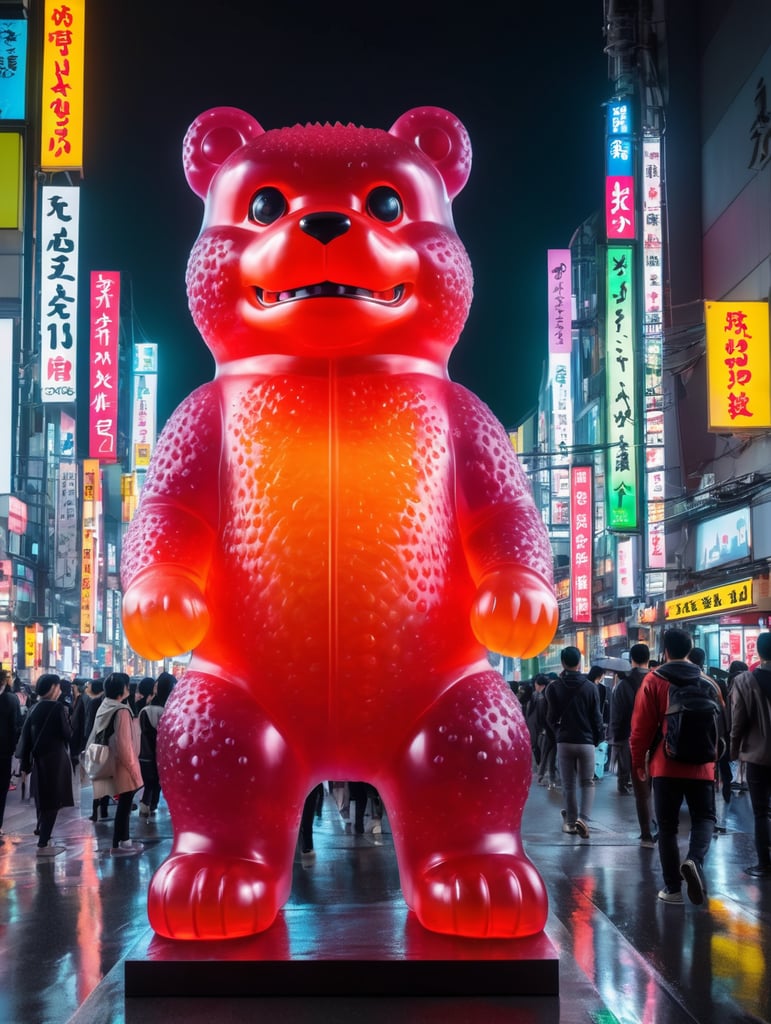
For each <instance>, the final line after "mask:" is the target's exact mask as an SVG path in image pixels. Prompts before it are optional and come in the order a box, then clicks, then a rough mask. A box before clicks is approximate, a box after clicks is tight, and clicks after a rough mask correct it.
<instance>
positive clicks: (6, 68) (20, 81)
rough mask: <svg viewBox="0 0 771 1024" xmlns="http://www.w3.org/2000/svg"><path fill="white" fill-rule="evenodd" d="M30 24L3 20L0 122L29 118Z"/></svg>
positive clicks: (0, 22)
mask: <svg viewBox="0 0 771 1024" xmlns="http://www.w3.org/2000/svg"><path fill="white" fill-rule="evenodd" d="M26 85H27V22H26V20H25V19H24V18H13V19H5V18H3V19H2V20H0V121H24V120H25V119H26V116H27V109H26V104H25V97H26V93H27V89H26Z"/></svg>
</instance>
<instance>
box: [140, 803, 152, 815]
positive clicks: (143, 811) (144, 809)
mask: <svg viewBox="0 0 771 1024" xmlns="http://www.w3.org/2000/svg"><path fill="white" fill-rule="evenodd" d="M139 816H140V818H149V817H150V808H149V807H148V806H147V804H142V803H140V805H139Z"/></svg>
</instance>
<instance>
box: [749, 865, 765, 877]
mask: <svg viewBox="0 0 771 1024" xmlns="http://www.w3.org/2000/svg"><path fill="white" fill-rule="evenodd" d="M744 873H745V875H750V876H751V877H752V878H771V864H753V865H752V867H751V868H745V869H744Z"/></svg>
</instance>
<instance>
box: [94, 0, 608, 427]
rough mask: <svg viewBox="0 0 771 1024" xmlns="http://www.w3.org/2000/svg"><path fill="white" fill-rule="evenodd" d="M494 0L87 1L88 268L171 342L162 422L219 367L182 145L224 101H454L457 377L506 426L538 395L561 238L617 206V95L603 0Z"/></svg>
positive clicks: (300, 112) (309, 108) (269, 111)
mask: <svg viewBox="0 0 771 1024" xmlns="http://www.w3.org/2000/svg"><path fill="white" fill-rule="evenodd" d="M499 6H500V5H499V4H498V3H494V4H493V3H490V4H488V3H486V2H482V3H476V4H473V3H472V4H466V5H464V7H461V8H457V7H455V5H450V4H445V3H443V4H439V3H431V4H423V3H419V2H413V3H412V4H404V5H402V4H390V5H374V4H368V3H365V2H362V3H360V4H358V5H350V6H349V5H347V4H344V3H342V4H341V3H337V4H330V5H328V9H325V5H323V4H315V5H312V6H311V5H309V4H293V3H291V2H287V3H284V4H270V5H264V6H263V5H262V4H254V3H252V2H235V0H217V2H216V3H210V4H208V5H206V6H204V5H201V4H199V3H195V2H190V0H131V3H128V4H116V3H108V2H105V0H102V2H92V3H89V4H88V5H87V8H88V13H87V25H86V134H85V158H84V159H85V166H84V180H83V183H82V193H81V216H82V236H81V274H83V275H85V274H87V273H88V272H90V271H91V270H120V271H121V272H122V273H123V274H124V275H125V276H124V288H127V287H128V286H129V281H130V284H131V288H132V292H133V305H134V311H135V314H136V320H135V329H136V332H137V333H136V340H148V341H155V342H157V343H158V345H159V357H160V372H161V377H160V387H159V425H162V424H163V422H164V421H165V419H166V418H167V417H168V415H169V414H170V413H171V412H172V411H173V409H174V408H175V407H176V406H177V405H178V404H179V402H180V401H181V400H182V399H183V398H184V397H185V395H187V394H188V393H189V392H190V391H192V390H193V388H195V387H197V386H198V385H199V384H202V383H204V382H205V381H207V380H209V379H211V377H212V374H213V361H212V359H211V357H210V355H209V352H208V349H207V348H206V346H205V344H204V342H203V340H202V339H201V338H200V336H199V334H198V332H197V330H196V329H195V327H194V325H193V323H192V320H191V318H190V314H189V312H188V309H187V299H186V295H185V281H184V278H185V267H186V263H187V257H188V253H189V251H190V248H191V246H192V245H193V243H194V241H195V238H196V236H197V234H198V232H199V230H200V225H201V217H202V212H203V207H202V203H201V201H200V200H199V199H198V198H197V197H196V196H195V195H193V193H192V192H191V191H190V190H189V188H188V186H187V183H186V181H185V178H184V174H183V171H182V160H181V150H182V139H183V137H184V134H185V131H186V129H187V127H188V125H189V124H190V123H191V122H192V121H193V120H194V118H195V117H196V116H197V115H198V114H199V113H201V112H202V111H203V110H206V109H207V108H209V107H213V106H236V107H242V108H243V109H244V110H247V111H248V112H249V113H250V114H252V115H253V116H254V117H256V118H257V120H258V121H259V122H260V123H261V124H262V126H263V127H264V128H265V129H270V128H278V127H282V126H284V125H288V124H295V123H297V122H300V123H305V122H309V121H321V122H325V121H332V122H334V121H342V122H344V123H345V122H353V123H356V124H363V125H366V126H368V127H376V128H384V129H388V128H390V126H391V125H392V124H393V123H394V121H396V119H397V118H398V117H399V116H400V115H401V114H402V113H404V111H406V110H408V109H410V108H411V107H416V106H424V105H434V106H440V107H445V108H447V109H448V110H450V111H452V112H453V113H454V114H456V115H457V116H458V117H459V118H460V119H461V121H462V122H463V123H464V124H465V126H466V128H467V129H468V132H469V134H470V136H471V144H472V150H473V164H472V169H471V178H470V180H469V183H468V185H467V186H466V188H465V189H464V190H463V192H461V193H460V195H459V196H458V197H457V198H456V200H455V202H454V206H453V209H454V216H455V223H456V228H457V230H458V234H459V235H460V237H461V238H462V240H463V242H464V244H465V246H466V248H467V250H468V252H469V255H470V257H471V263H472V266H473V269H474V276H475V293H474V294H475V297H474V303H473V305H472V309H471V315H470V317H469V320H468V322H467V324H466V327H465V330H464V332H463V334H462V336H461V341H460V343H459V345H458V347H457V349H456V351H455V353H454V354H453V357H452V360H451V362H450V372H451V376H452V377H453V379H454V380H457V381H459V382H460V383H462V384H464V385H466V386H467V387H469V388H470V389H471V390H472V391H474V392H476V393H477V394H478V395H479V396H480V397H481V398H482V399H483V400H484V401H486V402H487V403H488V404H489V405H490V406H491V408H492V409H493V411H494V412H495V414H496V415H497V416H498V418H499V419H500V420H501V421H502V422H503V423H504V425H506V426H507V427H512V426H514V425H516V424H517V422H519V421H520V420H521V419H522V418H523V417H524V416H525V415H526V414H527V413H528V412H529V411H530V410H531V409H532V408H533V407H534V406H535V403H536V398H537V389H538V385H539V382H540V378H541V373H542V366H543V360H544V358H545V354H546V279H545V265H546V250H547V249H549V248H563V247H566V246H567V245H568V244H569V242H570V238H571V235H572V234H573V232H574V230H575V228H576V227H578V225H579V224H580V223H581V222H582V221H583V220H584V219H585V218H586V217H588V216H589V215H590V214H591V213H592V212H594V211H595V210H596V209H597V208H598V207H599V206H600V205H601V203H602V194H603V178H602V175H603V152H602V147H603V114H604V110H603V103H604V102H605V101H606V100H607V99H608V98H609V97H610V91H611V90H610V83H609V81H608V77H607V58H606V56H605V54H604V53H603V45H604V37H603V31H602V29H603V4H602V2H601V0H555V2H554V3H551V4H540V3H536V4H530V5H527V6H525V7H520V9H519V12H517V13H515V12H514V11H513V10H512V9H509V10H508V11H506V10H498V9H497V8H498V7H499ZM451 10H455V13H454V14H452V15H451V14H450V13H449V12H450V11H451ZM459 10H460V11H465V13H463V14H461V13H458V11H459ZM520 12H521V13H520ZM86 327H87V324H86ZM81 330H83V328H81ZM85 362H86V360H85V359H82V360H81V367H82V365H83V363H85Z"/></svg>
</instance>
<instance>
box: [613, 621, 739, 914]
mask: <svg viewBox="0 0 771 1024" xmlns="http://www.w3.org/2000/svg"><path fill="white" fill-rule="evenodd" d="M662 642H663V647H664V663H663V664H662V665H661V666H659V668H657V669H654V670H653V671H652V672H649V673H648V674H647V675H646V676H645V679H644V680H643V683H642V686H641V688H640V692H639V694H638V695H637V699H636V700H635V705H634V711H633V713H632V732H631V736H630V739H629V745H630V748H631V754H632V768H633V771H634V772H635V774H636V775H637V778H638V779H640V780H641V781H642V780H644V779H646V778H647V776H648V775H650V777H651V779H652V780H653V805H654V811H655V815H656V819H657V821H658V824H659V859H660V860H661V870H662V873H663V875H664V888H663V889H661V891H660V892H659V894H658V895H659V899H660V900H661V901H662V902H664V903H682V902H683V897H682V893H681V887H682V881H683V880H684V881H685V883H686V887H687V891H688V898H689V899H690V901H691V902H692V903H703V902H704V897H705V894H706V887H705V883H704V859H705V857H706V856H707V851H708V850H709V844H710V842H711V841H712V836H713V834H714V831H715V763H716V760H717V756H713V757H712V760H711V761H706V762H704V763H696V762H688V761H684V760H680V759H679V758H678V757H677V756H673V754H671V753H667V749H668V748H669V747H670V743H669V741H668V740H667V736H668V734H669V731H670V729H672V737H674V735H675V733H674V729H673V727H672V725H671V724H670V719H669V717H668V716H667V710H668V708H669V704H670V685H672V689H673V690H674V689H675V688H676V687H681V688H682V687H684V686H687V685H689V684H693V683H696V684H697V686H698V687H699V688H700V689H701V690H703V691H704V693H705V697H706V699H707V700H710V699H712V700H714V701H715V702H717V704H718V708H719V709H722V698H721V697H720V691H719V690H718V688H717V686H715V685H714V684H713V683H712V681H711V680H709V679H707V677H705V676H703V675H702V673H701V670H700V669H699V667H698V665H694V664H693V662H691V661H689V660H688V654H689V652H690V650H691V637H690V635H689V634H688V633H686V632H685V631H684V630H682V629H668V630H665V632H664V635H663V638H662ZM705 688H706V689H705ZM720 714H721V715H722V710H720ZM683 728H684V729H685V727H683ZM698 731H699V730H697V732H698ZM700 732H701V733H704V734H706V730H705V729H704V728H703V727H701V728H700ZM697 739H698V736H697ZM649 752H650V755H649ZM648 755H649V756H650V761H649V763H648V764H647V766H646V757H648ZM683 800H685V801H686V803H687V805H688V811H689V814H690V817H691V829H690V836H689V841H688V853H687V855H686V857H685V859H684V860H683V861H682V862H681V860H680V852H679V849H678V842H677V831H678V823H679V818H680V808H681V806H682V803H683Z"/></svg>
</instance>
